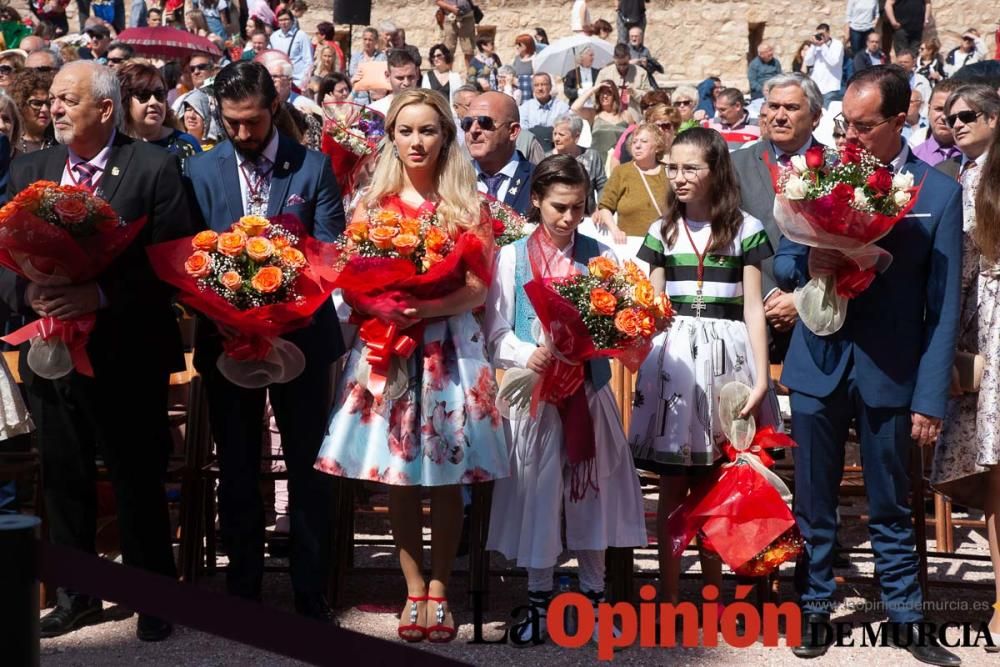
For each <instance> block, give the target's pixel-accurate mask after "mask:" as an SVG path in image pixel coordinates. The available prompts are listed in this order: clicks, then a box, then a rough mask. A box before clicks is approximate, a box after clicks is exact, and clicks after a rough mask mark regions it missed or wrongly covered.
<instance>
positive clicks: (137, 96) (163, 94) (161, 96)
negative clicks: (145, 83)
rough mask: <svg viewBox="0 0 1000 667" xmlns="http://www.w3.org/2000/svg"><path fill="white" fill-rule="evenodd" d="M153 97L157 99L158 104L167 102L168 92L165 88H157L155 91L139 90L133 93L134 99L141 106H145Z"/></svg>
mask: <svg viewBox="0 0 1000 667" xmlns="http://www.w3.org/2000/svg"><path fill="white" fill-rule="evenodd" d="M151 97H155V98H156V101H157V102H163V101H166V99H167V91H166V90H164V89H163V88H157V89H155V90H137V91H135V92H134V93H132V99H134V100H135V101H136V102H138V103H139V104H145V103H146V102H148V101H149V98H151Z"/></svg>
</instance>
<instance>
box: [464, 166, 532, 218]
mask: <svg viewBox="0 0 1000 667" xmlns="http://www.w3.org/2000/svg"><path fill="white" fill-rule="evenodd" d="M517 155H518V157H519V158H520V160H518V163H517V169H516V170H515V171H514V177H513V178H512V179H510V184H509V187H508V188H507V192H506V194H505V195H504V198H503V203H504V204H507V206H510V207H511V208H512V209H514V210H515V211H517V212H518V213H520V214H521V215H527V214H528V211H530V210H531V174H532V173H534V171H535V165H533V164H531V162H530V161H529V160H528V159H527V158H526V157H524V155H522V154H521V152H520V151H518V152H517ZM472 165H473V167H475V169H476V176H477V177H478V176H479V172H480V169H479V163H477V162H476V161H475V160H473V162H472Z"/></svg>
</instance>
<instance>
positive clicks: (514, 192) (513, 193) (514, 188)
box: [510, 185, 517, 195]
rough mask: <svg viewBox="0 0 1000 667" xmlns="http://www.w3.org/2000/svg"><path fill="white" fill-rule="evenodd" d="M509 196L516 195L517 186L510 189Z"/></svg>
mask: <svg viewBox="0 0 1000 667" xmlns="http://www.w3.org/2000/svg"><path fill="white" fill-rule="evenodd" d="M510 194H512V195H516V194H517V186H516V185H515V186H514V187H512V188H511V189H510Z"/></svg>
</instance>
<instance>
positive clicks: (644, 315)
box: [637, 309, 656, 336]
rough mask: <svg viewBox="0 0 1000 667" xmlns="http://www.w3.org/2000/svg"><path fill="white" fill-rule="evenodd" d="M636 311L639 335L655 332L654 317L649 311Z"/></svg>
mask: <svg viewBox="0 0 1000 667" xmlns="http://www.w3.org/2000/svg"><path fill="white" fill-rule="evenodd" d="M637 312H638V316H637V322H638V326H639V335H640V336H652V335H653V334H654V333H656V317H655V316H654V315H653V313H651V312H650V311H648V310H646V309H642V310H640V311H637Z"/></svg>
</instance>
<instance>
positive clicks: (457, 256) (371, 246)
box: [336, 202, 492, 398]
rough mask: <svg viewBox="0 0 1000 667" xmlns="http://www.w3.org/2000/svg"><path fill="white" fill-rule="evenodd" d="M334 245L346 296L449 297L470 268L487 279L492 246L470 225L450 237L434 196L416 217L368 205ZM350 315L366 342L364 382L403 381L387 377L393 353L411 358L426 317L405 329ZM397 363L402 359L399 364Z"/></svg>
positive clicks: (376, 386)
mask: <svg viewBox="0 0 1000 667" xmlns="http://www.w3.org/2000/svg"><path fill="white" fill-rule="evenodd" d="M481 216H482V218H481V221H480V222H481V224H487V223H488V220H489V210H488V207H486V206H482V207H481ZM336 245H337V248H338V250H339V257H338V263H337V269H338V273H339V275H338V277H337V285H336V286H337V287H339V288H341V289H342V290H343V291H344V295H345V298H346V300H347V301H348V302H349V303H351V302H355V301H356V297H357V296H360V295H363V296H376V295H379V294H382V293H383V292H386V291H388V290H395V291H401V292H406V293H408V294H410V295H412V296H414V297H416V298H418V299H430V298H436V297H440V296H444V295H447V294H450V293H451V292H453V291H455V290H456V289H458V288H460V287H462V286H463V285H465V281H466V275H467V274H468V273H472V274H474V275H476V276H478V277H479V278H480V279H481V280H483V282H486V283H489V281H490V275H491V269H492V267H491V260H492V252H490V251H489V249H487V248H486V246H485V245H484V244H483V242H482V240H480V238H479V237H478V236H477V235H476V234H474V233H472V232H470V231H462V232H460V233H459V234H458V235H457V237H454V238H453V237H452V236H450V235H449V234H448V232H447V231H446V229H445V227H444V226H443V224H442V223H441V221H440V220H439V219H438V216H437V210H436V206H435V204H434V203H432V202H426V203H425V204H424V205H423V206H421V207H420V209H418V210H417V213H416V215H415V216H407V215H405V214H403V213H402V212H400V210H397V209H396V208H394V207H392V206H378V205H374V206H371V207H369V208H368V210H367V211H366V212H365V213H364V214H362V215H360V216H355V219H354V221H353V222H351V223H350V224H349V225H347V229H346V230H345V231H344V234H343V236H341V238H340V239H338V240H337V242H336ZM488 252H489V253H490V254H489V257H488V256H487V253H488ZM352 320H353V321H354V323H355V324H358V325H359V331H358V335H359V336H360V337H361V339H362V340H363V341H364V342H365V345H366V351H365V354H366V358H365V359H366V364H363V365H362V368H363V373H362V375H363V377H364V382H363V383H362V384H363V385H364V386H366V387H367V388H368V390H369V391H370V392H371V393H372V395H374V396H379V397H380V396H382V395H383V393H384V392H385V391H386V386H403V388H405V385H399V384H398V383H394V382H392V381H391V378H390V377H389V375H390V369H391V368H392V360H393V359H394V358H406V357H408V356H409V355H410V354H411V353H412V352H413V350H415V349H416V344H417V341H418V340H420V337H421V326H422V324H417V325H414V326H412V327H410V328H408V329H406V330H405V331H400V330H399V329H398V328H397V327H396V325H394V324H391V323H388V322H384V321H382V320H379V319H377V318H365V317H360V316H355V315H352ZM396 368H397V369H399V368H401V366H400V365H399V364H396ZM397 379H400V378H397ZM391 393H392V392H391V391H390V394H391ZM390 398H392V396H390Z"/></svg>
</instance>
